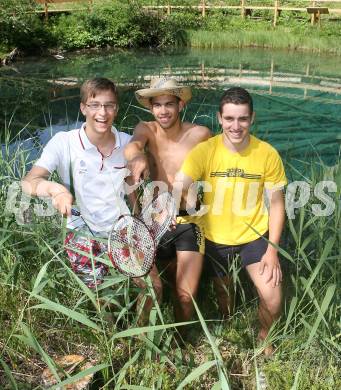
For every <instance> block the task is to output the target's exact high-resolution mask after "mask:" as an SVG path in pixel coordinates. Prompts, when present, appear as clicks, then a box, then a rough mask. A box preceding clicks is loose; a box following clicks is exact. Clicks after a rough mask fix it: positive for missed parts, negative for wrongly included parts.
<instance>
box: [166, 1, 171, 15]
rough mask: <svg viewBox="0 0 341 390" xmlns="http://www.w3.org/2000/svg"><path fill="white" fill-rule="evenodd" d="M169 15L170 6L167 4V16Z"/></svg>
mask: <svg viewBox="0 0 341 390" xmlns="http://www.w3.org/2000/svg"><path fill="white" fill-rule="evenodd" d="M170 14H171V6H170V4H169V3H168V4H167V15H168V16H169V15H170Z"/></svg>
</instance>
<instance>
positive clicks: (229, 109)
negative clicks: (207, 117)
mask: <svg viewBox="0 0 341 390" xmlns="http://www.w3.org/2000/svg"><path fill="white" fill-rule="evenodd" d="M253 119H254V113H253V114H251V112H250V108H249V105H248V104H233V103H226V104H224V106H223V107H222V111H221V113H220V112H218V121H219V123H220V125H221V127H222V129H223V140H224V144H225V146H226V147H227V148H228V149H230V150H231V151H241V150H243V149H245V148H246V147H247V146H248V144H249V141H250V131H249V130H250V127H251V124H252V122H253Z"/></svg>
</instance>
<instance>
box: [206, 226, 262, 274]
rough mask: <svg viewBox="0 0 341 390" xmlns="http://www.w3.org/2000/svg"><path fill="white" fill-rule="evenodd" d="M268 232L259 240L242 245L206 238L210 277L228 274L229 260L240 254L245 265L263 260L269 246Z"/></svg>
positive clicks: (207, 265) (207, 266) (207, 270)
mask: <svg viewBox="0 0 341 390" xmlns="http://www.w3.org/2000/svg"><path fill="white" fill-rule="evenodd" d="M264 237H268V233H266V234H264V236H262V237H259V238H257V240H254V241H251V242H247V243H245V244H240V245H224V244H217V243H215V242H213V241H210V240H207V239H206V240H205V270H206V272H207V274H208V275H209V276H210V277H222V276H226V275H228V269H229V262H230V261H231V260H232V259H233V258H234V257H235V256H236V255H239V256H240V258H241V263H242V266H243V267H246V266H248V265H250V264H254V263H258V262H259V261H261V258H262V257H263V255H264V253H265V252H266V250H267V248H268V241H266V239H265V238H264Z"/></svg>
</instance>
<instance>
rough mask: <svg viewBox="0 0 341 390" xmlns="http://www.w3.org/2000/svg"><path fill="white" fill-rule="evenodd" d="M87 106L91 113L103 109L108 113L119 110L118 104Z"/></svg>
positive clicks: (92, 104)
mask: <svg viewBox="0 0 341 390" xmlns="http://www.w3.org/2000/svg"><path fill="white" fill-rule="evenodd" d="M86 106H87V107H88V108H89V109H90V110H91V111H99V110H100V109H101V108H102V107H103V108H104V109H105V110H106V111H108V112H113V111H116V110H117V108H118V104H117V103H104V104H101V103H89V104H86Z"/></svg>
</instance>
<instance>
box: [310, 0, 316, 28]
mask: <svg viewBox="0 0 341 390" xmlns="http://www.w3.org/2000/svg"><path fill="white" fill-rule="evenodd" d="M312 6H313V7H315V6H316V2H315V0H313V5H312ZM315 19H316V16H315V13H312V14H311V17H310V23H311V24H312V25H314V24H315Z"/></svg>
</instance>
